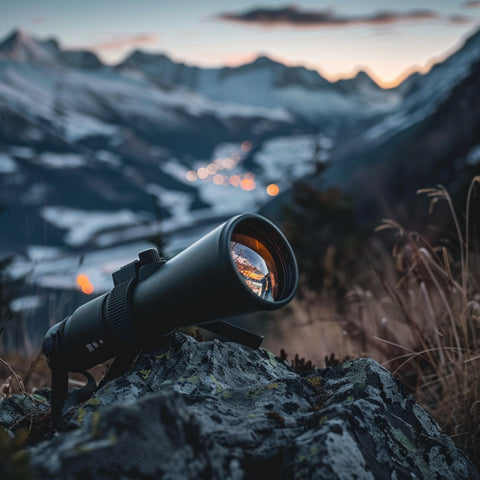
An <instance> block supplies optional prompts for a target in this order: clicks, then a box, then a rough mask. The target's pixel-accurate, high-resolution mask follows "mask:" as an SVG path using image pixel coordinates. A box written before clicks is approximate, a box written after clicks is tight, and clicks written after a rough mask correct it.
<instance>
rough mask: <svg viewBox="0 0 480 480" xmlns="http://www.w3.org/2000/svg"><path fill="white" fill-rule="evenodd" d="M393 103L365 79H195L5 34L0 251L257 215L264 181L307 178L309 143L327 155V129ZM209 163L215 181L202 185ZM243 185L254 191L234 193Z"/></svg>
mask: <svg viewBox="0 0 480 480" xmlns="http://www.w3.org/2000/svg"><path fill="white" fill-rule="evenodd" d="M395 98H396V97H395V94H391V93H389V92H384V91H383V90H382V89H380V87H378V86H377V85H376V84H374V83H373V82H372V81H371V80H370V79H368V77H367V76H366V75H365V74H360V75H359V76H358V77H357V78H355V79H350V80H346V81H344V82H343V83H337V84H332V83H330V82H328V81H326V80H325V79H323V78H322V77H321V76H320V75H319V74H318V73H317V72H314V71H311V70H307V69H305V68H303V67H287V66H285V65H282V64H280V63H278V62H274V61H272V60H270V59H268V58H265V57H260V58H259V59H257V60H256V61H254V62H252V63H250V64H247V65H244V66H241V67H238V68H223V69H201V68H199V67H194V66H186V65H182V64H177V63H175V62H173V61H172V60H171V59H169V58H168V57H166V56H164V55H152V54H145V53H142V52H134V53H133V54H132V55H130V56H129V57H128V58H127V59H126V60H125V61H124V62H122V63H121V64H119V65H117V66H115V67H111V66H107V65H104V64H102V62H101V61H100V60H99V59H98V57H97V56H95V55H94V54H93V53H91V52H88V51H73V50H65V49H62V48H61V46H60V45H59V43H58V42H57V41H56V40H54V39H47V40H38V39H35V38H32V37H31V36H30V35H28V34H27V33H25V32H23V31H15V32H13V33H12V34H11V35H10V36H8V37H7V38H6V39H4V40H3V41H2V42H1V43H0V119H1V121H0V183H1V185H0V186H1V189H0V205H1V206H2V209H3V210H2V211H1V213H0V221H1V222H2V224H3V225H7V224H9V225H10V227H9V232H8V235H2V237H1V238H0V249H2V250H3V249H13V250H18V249H20V250H21V249H23V248H25V247H26V246H27V245H31V244H32V243H47V244H51V245H55V246H62V245H63V246H65V245H68V246H70V247H72V248H78V247H81V246H82V245H85V244H88V243H89V242H91V241H92V239H93V238H94V237H95V235H96V234H97V233H98V232H99V231H100V230H104V231H106V230H109V229H111V228H113V227H114V226H115V225H116V226H122V227H124V228H126V227H128V226H132V225H134V226H135V225H138V224H139V223H142V224H143V223H148V222H151V221H152V220H154V219H155V218H156V217H158V216H159V215H160V216H161V218H162V221H163V223H164V224H165V223H166V224H167V225H168V222H169V221H171V222H173V223H171V228H174V227H175V226H179V225H181V224H185V223H188V222H190V223H191V222H192V212H194V214H195V215H194V216H195V218H200V219H203V218H204V217H205V215H206V213H204V211H210V212H213V215H224V214H226V213H228V212H234V211H238V210H242V209H245V208H255V206H258V205H259V204H260V203H261V202H264V201H266V198H267V194H266V193H265V187H266V186H267V185H268V184H269V183H271V182H273V181H275V182H276V183H277V184H279V185H280V187H281V188H282V189H284V188H288V186H289V184H291V182H292V181H294V180H295V178H298V177H299V176H302V175H305V174H307V173H308V172H309V171H310V170H311V169H312V168H313V167H312V165H313V163H314V162H315V161H318V160H319V159H318V158H317V157H318V145H320V144H321V145H322V155H323V156H325V155H326V151H327V150H328V149H329V148H330V147H331V145H330V144H331V141H330V140H329V138H330V137H331V135H332V133H331V132H330V133H328V132H329V130H327V127H328V126H337V128H338V126H340V125H346V124H347V123H351V122H357V121H360V119H362V118H369V119H370V118H371V117H372V116H375V115H377V114H378V112H379V111H380V110H385V109H386V108H391V106H392V105H393V103H394V102H395V101H397V100H395ZM392 99H393V100H392ZM360 106H361V107H362V108H359V107H360ZM327 119H328V120H327ZM320 130H322V134H321V135H317V134H312V133H311V132H312V131H313V132H316V131H317V132H318V131H320ZM305 132H308V133H307V134H306V136H305ZM292 134H295V135H300V136H299V137H298V136H293V137H292V138H290V136H291V135H292ZM276 137H278V139H276ZM269 139H271V140H269ZM242 142H243V143H242ZM245 142H246V143H245ZM242 145H243V147H242ZM245 145H249V147H248V148H245V147H244V146H245ZM277 145H281V148H278V147H277ZM323 145H327V146H328V148H323ZM242 148H243V149H242ZM265 152H271V153H265ZM285 152H289V156H286V155H285ZM222 162H224V163H222ZM208 165H213V166H211V167H210V172H212V171H213V170H215V172H214V173H212V174H211V173H208V175H207V176H206V178H203V179H200V178H198V177H199V176H198V174H197V172H198V171H199V169H201V168H206V167H207V166H208ZM225 165H226V166H225ZM309 169H310V170H309ZM190 170H191V171H194V172H195V176H196V181H192V179H191V178H190V179H187V173H188V172H189V171H190ZM272 172H273V173H272ZM246 174H249V175H250V177H249V178H250V179H252V178H255V181H254V183H252V184H250V186H251V185H254V187H255V188H246V189H242V188H241V181H242V180H245V179H246V178H245V175H246ZM215 175H217V177H216V178H215ZM220 175H221V176H222V178H220ZM232 177H233V179H232ZM246 180H248V179H246ZM152 199H153V200H152ZM19 218H21V219H25V220H22V221H20V222H19V221H18V219H19ZM25 223H27V224H28V228H25ZM75 225H76V226H81V228H77V229H76V230H75V229H74V228H75ZM72 229H73V230H72ZM79 230H80V231H82V232H83V233H82V234H79V233H78V231H79ZM41 231H43V232H45V235H44V238H42V239H39V238H36V234H33V237H34V238H35V240H33V239H32V234H31V233H29V232H41ZM103 238H104V240H102V241H103V242H104V243H105V238H106V237H105V236H104V237H103Z"/></svg>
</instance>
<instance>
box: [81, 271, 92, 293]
mask: <svg viewBox="0 0 480 480" xmlns="http://www.w3.org/2000/svg"><path fill="white" fill-rule="evenodd" d="M77 284H78V286H79V287H80V288H81V290H82V292H83V293H86V294H87V295H90V294H91V293H93V290H94V288H93V285H92V283H91V282H90V279H89V278H88V276H87V275H85V274H84V273H80V274H79V275H77Z"/></svg>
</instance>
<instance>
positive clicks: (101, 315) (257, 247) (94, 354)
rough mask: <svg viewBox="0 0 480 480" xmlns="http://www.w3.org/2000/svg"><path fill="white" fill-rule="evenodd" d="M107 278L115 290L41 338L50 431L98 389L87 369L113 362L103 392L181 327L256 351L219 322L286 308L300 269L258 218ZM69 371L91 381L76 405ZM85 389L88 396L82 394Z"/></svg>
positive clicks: (236, 220)
mask: <svg viewBox="0 0 480 480" xmlns="http://www.w3.org/2000/svg"><path fill="white" fill-rule="evenodd" d="M112 279H113V285H114V286H113V288H112V290H110V291H109V292H107V293H105V294H103V295H100V296H98V297H96V298H94V299H93V300H91V301H89V302H87V303H85V304H83V305H81V306H80V307H78V308H77V309H76V310H75V311H74V312H73V313H72V314H71V315H70V316H68V317H67V318H66V319H65V320H63V321H62V322H60V323H57V324H55V325H54V326H52V327H51V328H50V329H49V330H48V332H47V334H46V335H45V339H44V342H43V348H42V349H43V353H44V354H45V356H46V357H47V361H48V364H49V365H50V368H51V370H52V419H53V422H54V424H55V422H56V421H58V420H59V419H60V417H61V413H62V408H64V406H65V407H66V406H67V405H68V403H69V400H70V403H73V404H74V403H75V402H78V401H81V400H82V398H80V397H82V395H83V397H87V398H88V396H89V395H91V394H92V393H93V391H95V389H96V388H98V387H97V385H96V383H94V382H95V381H94V380H93V377H91V375H90V374H88V372H85V370H87V369H89V368H91V367H93V366H95V365H97V364H100V363H103V362H105V361H107V360H110V359H112V358H115V360H114V362H113V363H112V365H111V367H110V369H109V371H108V372H107V374H106V375H105V377H104V379H103V380H102V382H101V383H100V386H101V385H102V384H104V383H105V382H106V381H108V380H110V379H112V378H115V377H116V376H119V375H120V374H121V373H123V372H124V371H125V370H126V369H127V368H128V367H129V366H130V365H131V363H132V362H133V361H134V359H135V358H136V356H137V355H138V354H139V353H140V352H141V351H148V350H152V349H154V348H156V347H158V346H160V345H161V344H162V343H163V342H165V339H166V338H167V336H168V334H169V333H171V332H172V331H175V330H176V329H178V328H182V327H187V326H191V325H199V326H201V327H202V328H204V329H206V330H209V331H211V332H212V333H214V334H217V335H220V336H221V337H224V338H226V339H227V340H231V341H235V342H237V343H241V344H243V345H246V346H249V347H251V348H258V347H259V346H260V344H261V342H262V339H263V337H262V336H259V335H256V334H254V333H252V332H249V331H248V330H245V329H243V328H240V327H238V326H236V325H234V324H231V323H228V322H226V321H224V320H223V318H225V317H228V316H234V315H236V316H238V315H244V314H248V313H253V312H256V311H268V310H276V309H278V308H280V307H282V306H284V305H286V304H287V303H288V302H290V300H291V299H292V298H293V296H294V294H295V291H296V289H297V283H298V269H297V264H296V261H295V256H294V254H293V251H292V248H291V247H290V245H289V243H288V241H287V240H286V238H285V237H284V235H283V234H282V233H281V231H280V230H279V229H278V228H277V227H276V226H275V225H274V224H273V223H272V222H270V221H269V220H267V219H266V218H264V217H262V216H260V215H257V214H243V215H238V216H235V217H233V218H231V219H229V220H228V221H226V222H225V223H223V224H221V225H220V226H218V227H217V228H215V229H213V230H212V231H210V232H209V233H208V234H206V235H205V236H204V237H202V238H201V239H200V240H198V241H197V242H195V243H194V244H193V245H191V246H190V247H188V248H187V249H185V250H183V251H182V252H180V253H179V254H177V255H176V256H174V257H173V258H171V259H170V260H168V261H165V260H164V259H162V258H160V256H159V254H158V251H157V250H156V249H149V250H145V251H143V252H140V253H139V254H138V259H137V260H134V261H132V262H131V263H129V264H127V265H125V266H123V267H122V268H120V269H119V270H117V271H116V272H114V273H113V274H112ZM69 372H80V373H82V374H84V375H85V376H86V377H87V379H88V382H87V385H86V386H85V387H84V389H83V390H84V392H83V393H82V394H78V393H77V397H78V398H76V399H74V398H71V399H67V397H68V374H69ZM92 382H93V383H92ZM88 385H90V387H89V389H90V392H85V390H88V388H87V386H88ZM92 385H93V386H92ZM70 396H71V397H72V394H71V395H70Z"/></svg>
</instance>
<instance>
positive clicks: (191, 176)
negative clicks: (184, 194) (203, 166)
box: [185, 170, 198, 182]
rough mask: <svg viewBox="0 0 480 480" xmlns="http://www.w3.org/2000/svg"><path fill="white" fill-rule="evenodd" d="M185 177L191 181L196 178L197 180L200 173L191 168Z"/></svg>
mask: <svg viewBox="0 0 480 480" xmlns="http://www.w3.org/2000/svg"><path fill="white" fill-rule="evenodd" d="M185 177H186V178H187V180H188V181H189V182H194V181H195V180H197V178H198V175H197V172H195V171H194V170H189V171H188V172H187V173H186V174H185Z"/></svg>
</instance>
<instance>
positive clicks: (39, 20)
mask: <svg viewBox="0 0 480 480" xmlns="http://www.w3.org/2000/svg"><path fill="white" fill-rule="evenodd" d="M46 21H47V20H46V19H45V17H33V18H31V19H30V23H33V24H34V25H39V24H41V23H45V22H46Z"/></svg>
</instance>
